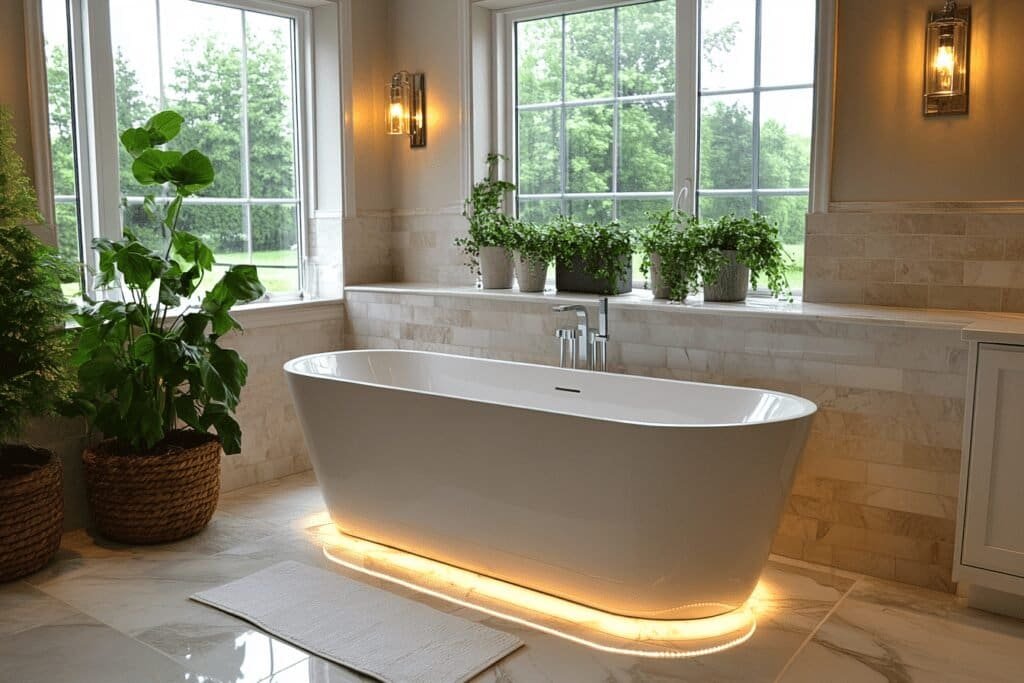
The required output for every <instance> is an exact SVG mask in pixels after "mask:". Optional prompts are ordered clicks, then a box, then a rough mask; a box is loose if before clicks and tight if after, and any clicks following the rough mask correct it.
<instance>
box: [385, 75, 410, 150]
mask: <svg viewBox="0 0 1024 683" xmlns="http://www.w3.org/2000/svg"><path fill="white" fill-rule="evenodd" d="M411 105H412V85H411V84H410V82H409V74H408V73H407V72H405V71H399V72H398V73H396V74H395V75H394V76H392V77H391V83H390V84H389V85H388V108H387V110H386V111H385V112H384V113H385V120H384V130H385V131H386V132H387V134H388V135H408V134H409V112H410V110H411Z"/></svg>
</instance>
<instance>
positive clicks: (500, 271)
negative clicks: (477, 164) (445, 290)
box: [455, 153, 516, 289]
mask: <svg viewBox="0 0 1024 683" xmlns="http://www.w3.org/2000/svg"><path fill="white" fill-rule="evenodd" d="M503 159H505V157H504V156H502V155H501V154H493V153H492V154H488V155H487V177H485V178H484V179H483V180H481V181H480V182H478V183H477V184H476V185H474V186H473V190H472V192H471V193H470V196H469V198H467V199H466V200H465V202H464V203H463V209H462V215H463V217H465V219H466V220H467V221H468V222H469V235H468V236H467V237H457V238H456V239H455V246H457V247H459V248H461V249H462V251H463V253H465V254H466V256H467V257H468V258H469V261H468V262H467V264H466V265H467V266H469V267H470V269H472V271H473V272H474V273H475V274H477V275H479V276H480V279H481V282H482V285H483V288H484V289H512V282H513V277H514V275H515V273H514V271H513V267H512V249H511V247H512V246H513V241H514V240H513V230H512V221H511V219H510V218H509V217H508V216H507V215H505V213H503V212H502V210H501V209H502V204H503V202H504V198H505V193H507V192H511V191H512V190H515V189H516V186H515V185H513V184H512V183H510V182H508V181H505V180H498V179H497V178H496V176H497V171H498V162H499V161H501V160H503Z"/></svg>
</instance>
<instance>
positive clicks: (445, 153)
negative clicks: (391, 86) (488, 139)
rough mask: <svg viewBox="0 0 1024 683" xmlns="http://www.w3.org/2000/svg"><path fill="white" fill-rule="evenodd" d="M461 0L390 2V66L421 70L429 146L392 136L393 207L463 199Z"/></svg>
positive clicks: (429, 206) (448, 203)
mask: <svg viewBox="0 0 1024 683" xmlns="http://www.w3.org/2000/svg"><path fill="white" fill-rule="evenodd" d="M460 1H461V0H391V2H390V3H389V11H390V18H391V26H392V32H391V66H392V67H393V70H395V71H397V70H399V69H405V70H406V71H410V72H414V71H418V72H423V73H424V74H425V75H426V88H427V146H426V147H422V148H419V149H410V148H409V141H408V139H406V138H399V137H395V138H394V139H393V140H391V144H392V148H391V149H392V157H391V161H392V182H393V184H394V194H393V202H394V208H395V209H399V210H403V209H440V208H443V207H450V206H453V205H457V204H460V203H461V202H462V197H463V189H462V187H461V168H460V163H461V161H460V159H461V145H462V137H461V125H462V124H461V122H460V111H459V110H460V102H459V100H460V97H459V61H460V60H459V58H460V54H459V45H458V36H457V34H458V22H459V2H460ZM380 111H381V112H383V111H384V110H383V108H382V109H381V110H380ZM382 115H383V114H382Z"/></svg>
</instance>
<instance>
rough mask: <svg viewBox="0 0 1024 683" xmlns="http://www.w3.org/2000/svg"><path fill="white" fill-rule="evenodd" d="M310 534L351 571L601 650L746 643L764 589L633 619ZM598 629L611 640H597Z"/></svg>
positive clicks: (683, 649)
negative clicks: (678, 615) (720, 610)
mask: <svg viewBox="0 0 1024 683" xmlns="http://www.w3.org/2000/svg"><path fill="white" fill-rule="evenodd" d="M316 533H317V535H318V537H319V541H320V542H321V544H322V547H323V551H324V555H325V556H326V557H327V558H328V559H329V560H331V561H332V562H335V563H337V564H339V565H341V566H344V567H347V568H349V569H352V570H354V571H357V572H360V573H362V574H366V575H368V576H372V577H375V578H378V579H382V580H384V581H387V582H390V583H393V584H397V585H400V586H404V587H405V588H408V589H411V590H414V591H417V592H419V593H422V594H425V595H430V596H433V597H436V598H440V599H442V600H446V601H448V602H451V603H453V604H456V605H459V606H461V607H467V608H470V609H473V610H477V611H479V612H483V613H484V614H487V615H489V616H493V617H497V618H499V619H504V620H506V621H511V622H513V623H516V624H520V625H522V626H527V627H530V628H533V629H537V630H539V631H543V632H545V633H549V634H551V635H555V636H558V637H560V638H565V639H567V640H571V641H573V642H576V643H579V644H581V645H586V646H588V647H592V648H595V649H598V650H602V651H604V652H612V653H617V654H627V655H632V656H639V657H657V658H681V657H697V656H701V655H709V654H712V653H715V652H720V651H722V650H725V649H727V648H730V647H734V646H736V645H739V644H741V643H743V642H746V641H747V640H749V639H750V637H751V636H753V635H754V630H755V628H756V620H755V610H756V605H757V599H758V597H759V596H760V594H763V593H764V590H765V589H764V587H763V586H761V585H759V586H758V589H757V590H756V591H755V592H754V595H753V596H752V597H751V599H750V601H748V603H747V604H746V605H744V606H743V607H742V608H740V609H738V610H734V611H732V612H728V613H726V614H722V615H719V616H714V617H707V618H704V619H686V620H674V621H669V620H657V619H639V618H635V617H624V616H620V615H616V614H609V613H607V612H602V611H600V610H597V609H594V608H592V607H586V606H584V605H580V604H577V603H574V602H570V601H568V600H563V599H561V598H557V597H554V596H552V595H547V594H545V593H540V592H538V591H534V590H530V589H528V588H523V587H522V586H517V585H515V584H511V583H508V582H505V581H500V580H498V579H494V578H491V577H489V576H484V575H482V574H477V573H475V572H471V571H468V570H465V569H460V568H458V567H454V566H452V565H448V564H445V563H443V562H438V561H436V560H431V559H428V558H425V557H421V556H419V555H414V554H412V553H407V552H403V551H401V550H396V549H394V548H391V547H388V546H384V545H380V544H377V543H373V542H371V541H366V540H363V539H359V538H355V537H352V536H348V535H346V534H343V533H341V532H339V531H338V530H337V529H336V528H335V527H334V525H333V524H327V525H325V526H322V527H319V528H318V529H316ZM602 634H603V635H605V636H611V637H612V638H610V639H609V640H612V641H613V642H611V643H608V642H599V641H600V640H601V637H602ZM618 640H621V641H625V642H623V643H618V642H615V641H618Z"/></svg>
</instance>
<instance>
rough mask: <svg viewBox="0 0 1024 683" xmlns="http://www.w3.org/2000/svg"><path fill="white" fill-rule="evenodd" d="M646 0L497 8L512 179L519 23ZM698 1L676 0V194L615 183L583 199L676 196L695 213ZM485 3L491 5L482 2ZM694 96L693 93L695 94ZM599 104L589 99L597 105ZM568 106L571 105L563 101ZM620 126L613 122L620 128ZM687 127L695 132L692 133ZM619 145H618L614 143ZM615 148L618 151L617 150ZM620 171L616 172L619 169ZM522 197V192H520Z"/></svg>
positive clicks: (502, 143) (503, 126)
mask: <svg viewBox="0 0 1024 683" xmlns="http://www.w3.org/2000/svg"><path fill="white" fill-rule="evenodd" d="M638 1H639V2H643V0H552V1H551V2H542V3H536V4H531V5H530V6H528V7H522V8H514V9H504V10H499V11H495V13H494V21H495V28H494V31H495V36H496V38H497V40H498V46H497V49H496V50H495V57H496V60H497V64H496V75H497V79H498V88H497V93H498V98H499V102H498V108H499V109H500V110H501V112H502V119H501V120H500V121H499V123H498V125H497V126H496V128H497V130H498V131H499V136H498V140H497V142H498V146H499V147H498V148H499V152H501V153H502V154H504V155H505V156H506V157H508V162H507V163H506V164H505V173H506V177H508V178H512V179H515V177H516V169H517V168H518V159H517V151H518V149H519V142H518V139H517V134H518V131H517V130H516V129H517V126H516V101H515V99H516V87H515V83H516V73H515V69H516V54H515V49H516V39H515V27H516V24H517V23H518V22H521V21H531V20H535V19H545V18H548V17H552V16H559V15H562V14H573V13H579V12H591V11H595V10H602V9H609V8H612V7H623V6H627V5H635V4H637V3H638ZM698 2H699V0H676V92H675V105H674V106H675V158H674V160H673V166H674V173H673V186H672V191H671V194H669V193H666V192H655V193H650V192H615V190H616V189H617V188H616V187H615V185H614V183H613V186H612V190H613V192H610V193H607V194H605V193H599V194H594V193H586V194H581V195H579V198H581V199H583V198H586V199H613V198H616V199H651V198H655V199H657V198H667V199H673V204H674V206H676V207H678V208H680V209H683V210H684V211H687V212H691V213H692V212H693V209H694V204H693V192H692V188H693V186H694V179H695V178H696V175H695V174H696V168H697V135H696V132H697V122H698V119H697V108H696V107H697V100H696V97H695V95H696V88H697V65H698V61H697V50H698V47H699V45H698V32H697V31H686V30H684V28H683V27H684V26H686V25H687V23H686V22H691V23H690V25H693V26H696V25H697V23H696V22H697V16H698ZM482 4H483V5H484V6H486V5H487V3H482ZM562 80H563V82H564V80H565V73H564V70H563V73H562ZM691 94H692V95H693V96H692V97H691ZM621 99H622V98H620V97H619V95H618V93H614V94H613V98H611V99H609V100H608V101H609V102H611V101H613V100H619V101H621ZM592 103H594V102H589V101H588V104H592ZM562 104H563V106H565V105H568V104H570V103H562ZM614 126H615V124H613V128H614ZM687 131H690V134H689V135H687ZM613 136H614V137H615V138H617V137H618V131H617V130H613ZM561 144H562V146H563V147H564V146H565V144H566V141H565V139H564V135H563V136H562V140H561ZM613 147H615V145H614V144H613ZM615 153H616V152H615V150H614V149H613V154H615ZM560 158H561V160H562V164H563V169H562V171H563V172H564V170H565V169H564V164H565V163H566V154H565V150H564V149H563V153H562V155H561V157H560ZM616 165H617V161H616V162H615V163H613V169H614V168H615V167H616ZM613 173H614V171H613ZM561 182H562V184H563V189H564V184H565V182H566V178H565V177H564V176H563V177H562V181H561ZM530 197H531V198H543V197H541V196H540V195H530ZM562 197H565V198H566V199H573V198H576V197H575V196H573V195H567V194H565V193H561V194H558V195H552V196H551V197H550V198H562ZM517 200H518V195H517ZM562 207H563V211H564V209H565V202H564V201H563V204H562Z"/></svg>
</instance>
